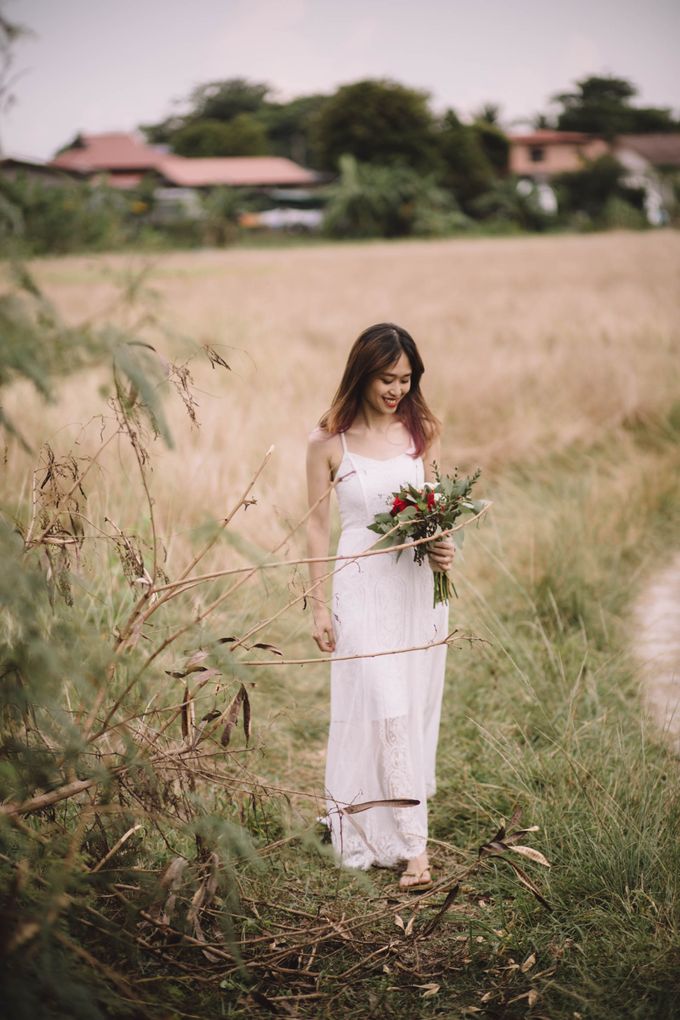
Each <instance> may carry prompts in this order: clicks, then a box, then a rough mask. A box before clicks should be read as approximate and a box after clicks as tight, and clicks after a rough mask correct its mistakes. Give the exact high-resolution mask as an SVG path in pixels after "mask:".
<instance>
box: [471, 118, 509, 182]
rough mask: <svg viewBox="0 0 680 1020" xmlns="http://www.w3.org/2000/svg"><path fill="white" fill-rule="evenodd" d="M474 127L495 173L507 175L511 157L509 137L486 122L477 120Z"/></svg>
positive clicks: (495, 126)
mask: <svg viewBox="0 0 680 1020" xmlns="http://www.w3.org/2000/svg"><path fill="white" fill-rule="evenodd" d="M472 126H473V129H474V131H475V134H476V135H477V138H478V141H479V144H480V145H481V147H482V149H483V151H484V153H485V155H486V158H487V159H488V160H489V163H490V164H491V166H492V167H493V169H494V171H495V173H496V174H499V175H503V174H505V173H507V170H508V160H509V156H510V142H509V140H508V136H507V135H506V134H505V133H504V132H503V131H502V130H501V129H500V128H499V127H498V126H497V125H495V124H493V123H490V122H489V121H486V120H476V121H475V122H474V124H473V125H472Z"/></svg>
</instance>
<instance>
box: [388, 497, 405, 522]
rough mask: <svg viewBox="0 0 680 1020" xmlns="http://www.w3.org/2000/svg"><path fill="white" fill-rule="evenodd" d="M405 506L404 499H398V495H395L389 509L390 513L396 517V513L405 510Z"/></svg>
mask: <svg viewBox="0 0 680 1020" xmlns="http://www.w3.org/2000/svg"><path fill="white" fill-rule="evenodd" d="M407 506H408V503H407V502H406V501H405V500H403V499H400V498H399V496H395V497H394V503H393V504H392V509H391V510H390V513H391V514H392V516H393V517H396V516H397V514H400V513H401V511H402V510H405V509H406V507H407Z"/></svg>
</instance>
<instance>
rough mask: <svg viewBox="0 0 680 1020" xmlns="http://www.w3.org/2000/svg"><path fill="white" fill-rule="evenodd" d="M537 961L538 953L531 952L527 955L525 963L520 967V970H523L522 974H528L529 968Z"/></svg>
mask: <svg viewBox="0 0 680 1020" xmlns="http://www.w3.org/2000/svg"><path fill="white" fill-rule="evenodd" d="M535 963H536V953H531V954H530V955H529V956H527V958H526V960H525V961H524V963H523V964H522V966H521V967H520V970H521V971H522V974H526V972H527V971H528V970H531V968H532V967H533V965H534V964H535Z"/></svg>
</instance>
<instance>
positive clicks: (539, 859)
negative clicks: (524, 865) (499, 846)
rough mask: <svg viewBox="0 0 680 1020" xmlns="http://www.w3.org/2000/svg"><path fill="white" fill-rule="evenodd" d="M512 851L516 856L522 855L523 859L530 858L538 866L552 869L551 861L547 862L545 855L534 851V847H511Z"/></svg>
mask: <svg viewBox="0 0 680 1020" xmlns="http://www.w3.org/2000/svg"><path fill="white" fill-rule="evenodd" d="M510 849H511V850H512V852H513V853H514V854H521V856H522V857H528V858H529V860H530V861H534V862H535V863H536V864H542V865H543V867H544V868H549V867H550V861H548V860H546V859H545V857H544V856H543V854H542V853H540V851H538V850H534V848H533V847H532V846H511V847H510Z"/></svg>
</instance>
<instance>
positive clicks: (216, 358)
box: [203, 344, 231, 372]
mask: <svg viewBox="0 0 680 1020" xmlns="http://www.w3.org/2000/svg"><path fill="white" fill-rule="evenodd" d="M203 350H204V351H205V353H206V354H207V356H208V360H209V362H210V367H211V368H212V369H214V368H216V367H217V366H218V365H219V367H220V368H226V369H228V371H230V372H231V368H230V367H229V365H228V364H227V363H226V361H225V360H224V358H223V357H222V356H221V355H220V354H218V353H217V351H216V350H215V349H214V348H213V347H211V346H210V344H204V345H203Z"/></svg>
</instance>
